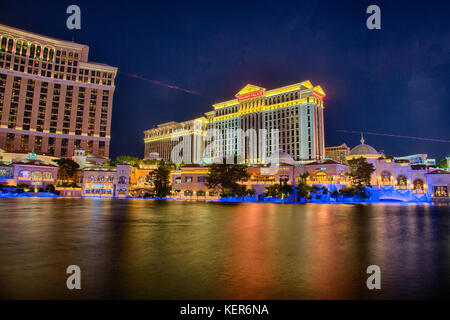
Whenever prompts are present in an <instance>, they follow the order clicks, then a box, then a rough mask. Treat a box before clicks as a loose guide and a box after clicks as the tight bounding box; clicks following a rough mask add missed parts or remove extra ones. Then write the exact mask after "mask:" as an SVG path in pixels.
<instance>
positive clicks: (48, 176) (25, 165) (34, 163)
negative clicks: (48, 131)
mask: <svg viewBox="0 0 450 320" xmlns="http://www.w3.org/2000/svg"><path fill="white" fill-rule="evenodd" d="M57 177H58V166H57V165H56V164H52V163H49V162H46V161H43V160H41V159H39V158H38V157H37V155H36V154H33V153H30V154H28V156H27V157H25V158H22V159H20V160H17V161H14V162H5V161H2V160H0V183H1V184H4V185H9V186H17V185H19V184H26V185H28V186H29V187H30V188H35V189H41V188H42V189H45V187H46V186H47V185H50V184H51V185H53V186H56V180H57Z"/></svg>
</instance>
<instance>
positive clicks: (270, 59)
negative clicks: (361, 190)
mask: <svg viewBox="0 0 450 320" xmlns="http://www.w3.org/2000/svg"><path fill="white" fill-rule="evenodd" d="M411 2H412V1H411ZM71 4H77V5H79V6H80V8H81V14H82V18H81V28H82V29H81V30H75V31H73V30H68V29H67V28H66V19H67V17H68V15H67V14H66V8H67V7H68V6H69V5H71ZM370 4H377V5H379V6H380V8H381V27H382V29H381V30H368V29H367V28H366V19H367V17H368V15H367V14H366V8H367V6H368V5H370ZM449 21H450V2H449V1H420V2H419V1H417V3H410V1H378V0H371V1H355V0H353V1H338V0H335V1H300V0H297V1H293V2H285V1H270V2H264V1H236V2H233V1H183V2H175V1H157V2H152V1H145V2H144V1H135V2H133V1H104V2H96V1H74V0H71V1H50V2H46V1H6V0H1V2H0V23H1V24H6V25H9V26H13V27H17V28H20V29H24V30H27V31H32V32H35V33H39V34H42V35H47V36H51V37H55V38H59V39H64V40H72V38H74V40H75V42H78V43H83V44H87V45H89V46H90V54H89V59H90V61H94V62H101V63H106V64H109V65H112V66H117V67H118V68H119V72H120V71H123V72H126V73H134V74H138V75H140V76H142V77H145V78H148V79H154V80H158V81H162V82H166V83H169V84H173V85H177V86H180V87H183V88H187V89H191V90H195V91H198V92H199V93H200V95H194V94H189V93H185V92H182V91H178V90H174V89H169V88H166V87H162V86H158V85H154V84H150V83H148V82H145V81H142V80H138V79H134V78H130V77H127V76H125V75H123V74H120V73H119V74H118V77H117V78H116V86H117V88H116V92H115V96H114V103H113V120H112V140H111V152H112V154H111V156H113V157H115V156H117V155H120V154H128V155H136V156H140V157H142V156H143V153H144V143H143V130H145V129H149V128H152V127H154V126H156V125H157V124H159V123H162V122H167V121H171V120H174V121H184V120H189V119H192V118H195V117H199V116H201V115H202V114H203V113H204V112H207V111H210V110H211V109H212V107H211V104H212V103H214V102H219V101H224V100H228V99H231V98H233V97H234V95H235V94H236V92H237V91H239V90H240V89H241V88H242V87H244V86H245V85H246V84H247V83H251V84H255V85H259V86H262V87H264V88H267V89H272V88H276V87H280V86H284V85H288V84H292V83H296V82H301V81H303V80H310V81H311V82H312V83H313V84H314V85H316V84H320V85H321V86H322V87H323V88H324V90H325V92H326V93H327V97H326V100H325V132H326V136H325V143H326V145H327V146H332V145H338V144H341V143H343V142H346V143H347V144H348V145H349V146H350V147H353V146H355V145H356V144H358V143H359V139H360V136H359V135H357V134H350V133H342V132H336V130H339V129H346V130H356V131H369V132H380V133H389V134H397V135H405V136H415V137H424V138H435V139H444V140H450V129H449V122H450V120H449V119H450V98H449V92H450V90H449V89H450V76H449V75H450V22H449ZM365 140H366V143H368V144H370V145H372V146H373V147H375V148H376V149H377V150H384V152H385V153H386V154H388V155H398V156H401V155H407V154H414V153H428V155H429V157H432V158H437V159H438V160H439V159H441V158H442V157H444V156H449V155H450V143H445V142H427V141H418V140H409V139H400V138H392V137H380V136H369V135H367V136H365Z"/></svg>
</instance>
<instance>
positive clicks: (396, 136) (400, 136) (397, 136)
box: [336, 130, 450, 143]
mask: <svg viewBox="0 0 450 320" xmlns="http://www.w3.org/2000/svg"><path fill="white" fill-rule="evenodd" d="M336 132H345V133H358V134H360V133H362V134H369V135H375V136H385V137H393V138H402V139H413V140H422V141H432V142H446V143H450V140H444V139H433V138H421V137H411V136H402V135H398V134H388V133H378V132H367V131H353V130H336Z"/></svg>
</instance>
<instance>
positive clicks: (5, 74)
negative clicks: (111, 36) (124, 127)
mask: <svg viewBox="0 0 450 320" xmlns="http://www.w3.org/2000/svg"><path fill="white" fill-rule="evenodd" d="M88 55H89V47H88V46H87V45H83V44H78V43H74V42H70V41H62V40H57V39H53V38H50V37H46V36H41V35H38V34H34V33H30V32H26V31H22V30H19V29H16V28H12V27H8V26H4V25H0V148H2V149H5V150H6V151H9V152H31V151H34V152H35V153H37V154H45V155H50V156H56V157H71V156H73V151H74V149H76V148H83V149H84V150H86V154H94V155H99V156H105V157H108V156H109V142H110V139H111V136H110V135H111V112H112V103H113V95H114V89H115V86H114V80H115V77H116V74H117V68H116V67H111V66H108V65H104V64H100V63H93V62H89V61H88Z"/></svg>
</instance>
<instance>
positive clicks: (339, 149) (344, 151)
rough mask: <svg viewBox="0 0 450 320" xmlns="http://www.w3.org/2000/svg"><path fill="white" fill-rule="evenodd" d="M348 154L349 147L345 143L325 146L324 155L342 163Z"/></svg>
mask: <svg viewBox="0 0 450 320" xmlns="http://www.w3.org/2000/svg"><path fill="white" fill-rule="evenodd" d="M349 154H350V148H349V147H348V146H347V145H346V144H345V143H343V144H341V145H340V146H335V147H325V156H326V157H327V158H328V159H331V160H334V161H336V162H339V163H344V162H345V159H346V158H347V156H348V155H349Z"/></svg>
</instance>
